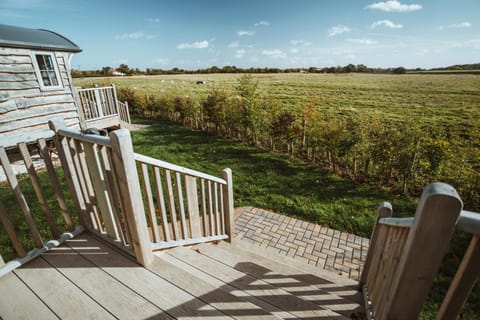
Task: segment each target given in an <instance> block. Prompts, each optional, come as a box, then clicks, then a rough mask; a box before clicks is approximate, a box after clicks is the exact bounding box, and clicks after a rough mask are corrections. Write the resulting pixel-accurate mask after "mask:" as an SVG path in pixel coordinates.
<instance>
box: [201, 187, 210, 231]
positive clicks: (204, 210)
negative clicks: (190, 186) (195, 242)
mask: <svg viewBox="0 0 480 320" xmlns="http://www.w3.org/2000/svg"><path fill="white" fill-rule="evenodd" d="M200 189H201V196H202V221H203V235H204V236H208V235H209V229H208V216H207V199H206V198H205V179H200Z"/></svg>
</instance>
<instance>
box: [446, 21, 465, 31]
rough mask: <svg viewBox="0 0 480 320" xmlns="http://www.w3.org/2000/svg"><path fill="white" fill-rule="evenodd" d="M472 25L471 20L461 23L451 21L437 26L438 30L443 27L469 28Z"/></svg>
mask: <svg viewBox="0 0 480 320" xmlns="http://www.w3.org/2000/svg"><path fill="white" fill-rule="evenodd" d="M471 26H472V23H471V22H468V21H465V22H461V23H453V24H449V25H447V26H440V27H438V29H439V30H444V29H458V28H470V27H471Z"/></svg>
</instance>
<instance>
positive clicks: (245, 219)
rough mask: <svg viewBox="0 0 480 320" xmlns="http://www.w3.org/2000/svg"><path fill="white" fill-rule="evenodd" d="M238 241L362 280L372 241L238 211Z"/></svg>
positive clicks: (251, 209) (261, 212) (273, 216)
mask: <svg viewBox="0 0 480 320" xmlns="http://www.w3.org/2000/svg"><path fill="white" fill-rule="evenodd" d="M235 237H236V238H237V239H244V240H247V241H249V242H251V243H254V244H256V245H258V246H261V247H271V248H275V249H278V252H279V253H280V254H284V255H286V256H289V257H292V258H295V259H297V260H302V261H304V262H306V263H309V264H313V265H316V266H318V267H320V268H324V269H326V270H329V271H333V272H336V273H338V274H340V275H344V276H346V277H349V278H351V279H354V280H358V279H359V277H360V274H361V271H362V267H363V263H364V262H365V258H366V256H367V250H368V244H369V239H366V238H362V237H359V236H356V235H354V234H351V233H346V232H340V231H338V230H334V229H331V228H326V227H322V226H320V225H317V224H314V223H310V222H306V221H302V220H298V219H296V218H292V217H287V216H284V215H281V214H278V213H274V212H271V211H267V210H263V209H259V208H254V207H243V208H237V209H236V220H235Z"/></svg>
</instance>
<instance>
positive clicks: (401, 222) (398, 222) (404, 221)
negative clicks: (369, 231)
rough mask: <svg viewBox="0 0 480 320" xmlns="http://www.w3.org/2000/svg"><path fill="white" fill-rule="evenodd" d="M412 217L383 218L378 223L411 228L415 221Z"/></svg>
mask: <svg viewBox="0 0 480 320" xmlns="http://www.w3.org/2000/svg"><path fill="white" fill-rule="evenodd" d="M413 219H414V218H413V217H412V218H381V219H380V220H379V221H378V223H380V224H384V225H387V226H392V227H400V228H410V227H411V226H412V223H413Z"/></svg>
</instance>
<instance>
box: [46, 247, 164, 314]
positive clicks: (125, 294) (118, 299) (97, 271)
mask: <svg viewBox="0 0 480 320" xmlns="http://www.w3.org/2000/svg"><path fill="white" fill-rule="evenodd" d="M102 253H106V252H99V254H102ZM107 254H110V255H112V254H114V253H111V252H110V253H107ZM43 258H44V259H45V260H46V261H48V262H49V263H50V264H51V265H53V266H55V268H57V270H58V271H59V272H60V273H62V274H63V275H64V276H65V277H67V278H68V279H69V280H70V281H71V282H73V283H74V284H75V285H76V286H77V287H79V288H81V290H82V291H84V292H85V293H86V294H88V295H89V296H90V297H91V298H92V299H94V300H95V301H97V303H99V304H100V305H102V306H103V308H105V309H107V310H109V311H110V312H111V313H112V314H113V315H114V316H115V317H117V318H118V319H146V318H149V317H153V316H156V315H158V314H161V313H163V311H162V310H161V309H159V308H158V307H156V306H154V305H152V304H151V303H150V302H148V301H146V300H145V299H143V298H142V297H141V296H139V295H137V294H136V293H135V292H134V291H132V290H131V289H129V288H128V287H126V286H125V285H123V284H122V283H120V282H119V281H118V280H116V279H115V278H113V277H112V276H110V275H109V274H107V273H106V272H105V271H103V270H102V269H101V268H99V267H97V266H96V265H94V264H93V263H92V262H90V261H88V260H87V259H85V258H84V257H83V256H82V255H80V254H79V253H78V252H76V251H74V250H73V249H71V248H69V247H60V248H56V249H52V250H51V251H50V252H48V253H47V254H44V255H43ZM167 318H168V317H167Z"/></svg>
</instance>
